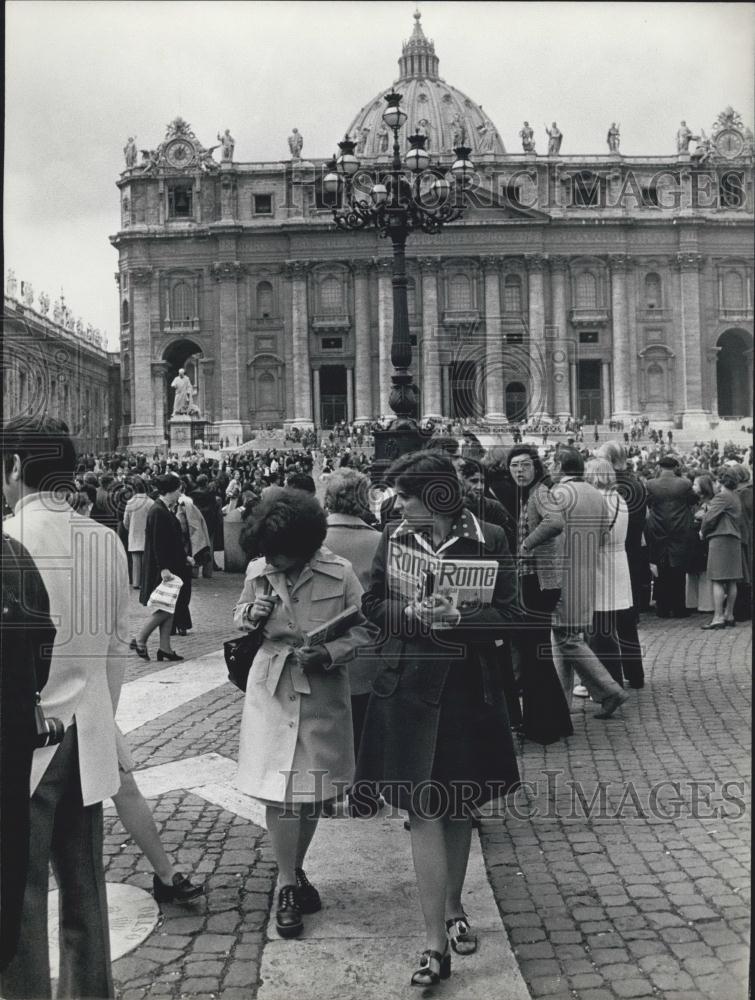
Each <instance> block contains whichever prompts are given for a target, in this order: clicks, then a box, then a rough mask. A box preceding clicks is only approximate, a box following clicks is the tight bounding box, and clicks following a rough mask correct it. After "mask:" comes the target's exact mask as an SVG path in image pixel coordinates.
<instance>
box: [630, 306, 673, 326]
mask: <svg viewBox="0 0 755 1000" xmlns="http://www.w3.org/2000/svg"><path fill="white" fill-rule="evenodd" d="M670 319H671V310H670V309H657V308H653V309H648V308H647V307H645V308H644V309H638V310H637V322H638V323H666V322H667V321H668V320H670Z"/></svg>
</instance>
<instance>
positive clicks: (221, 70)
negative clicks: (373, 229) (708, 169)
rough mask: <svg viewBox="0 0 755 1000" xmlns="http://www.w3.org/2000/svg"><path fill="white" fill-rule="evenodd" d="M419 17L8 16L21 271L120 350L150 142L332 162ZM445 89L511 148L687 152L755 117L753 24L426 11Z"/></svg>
mask: <svg viewBox="0 0 755 1000" xmlns="http://www.w3.org/2000/svg"><path fill="white" fill-rule="evenodd" d="M414 9H415V4H414V3H404V2H403V0H398V2H392V3H391V2H384V3H374V2H340V3H316V2H310V0H308V2H306V3H298V2H255V3H247V2H242V0H239V2H209V0H207V2H205V0H197V2H164V3H161V2H154V0H150V2H134V0H131V2H129V3H123V2H112V3H111V2H106V0H92V2H85V3H79V2H76V3H74V2H65V0H56V2H37V0H10V2H8V4H7V6H6V62H5V67H6V69H5V72H6V108H5V129H6V132H5V142H6V145H5V206H4V207H5V261H6V268H7V267H14V269H15V272H16V277H17V278H18V279H19V281H20V280H27V281H31V282H32V284H33V285H34V289H35V293H36V292H39V291H41V290H46V291H47V292H48V294H49V295H50V296H51V298H52V299H53V300H54V299H55V298H56V297H57V296H58V295H59V294H60V290H61V288H62V289H64V291H65V295H66V300H67V302H68V304H69V305H70V307H71V308H72V309H73V311H74V313H75V314H76V315H80V316H81V317H82V319H83V320H84V322H85V324H86V323H92V324H93V325H94V326H98V327H100V328H101V329H103V330H106V331H107V332H108V334H109V343H110V346H111V347H115V346H117V340H116V337H117V298H116V286H115V283H114V280H113V273H114V272H115V271H116V269H117V254H116V252H115V250H114V249H113V248H112V247H111V246H110V244H109V242H108V236H109V235H110V234H112V233H114V232H116V230H117V229H118V224H119V201H118V191H117V189H116V188H115V180H116V179H117V177H118V175H119V173H120V171H121V170H122V169H123V152H122V150H123V146H124V144H125V140H126V138H127V136H128V135H131V134H135V135H136V137H137V145H138V146H139V148H154V147H155V146H157V145H158V143H159V142H161V141H162V139H163V138H164V135H165V127H166V125H167V123H168V122H169V121H171V120H172V119H173V118H174V117H175V116H176V115H178V114H180V115H182V116H183V117H184V118H186V119H187V120H188V121H189V122H190V123H191V125H192V126H193V128H194V131H195V132H196V134H197V136H198V138H199V139H200V141H202V142H203V143H204V144H205V145H206V146H209V145H212V143H213V142H215V141H217V140H216V139H215V136H216V134H217V132H218V131H222V130H223V129H225V128H229V129H230V130H231V133H232V135H233V136H234V138H235V139H236V151H235V159H236V160H238V161H241V162H244V161H260V160H270V159H281V158H283V157H284V156H286V157H287V156H288V147H287V144H286V137H287V136H288V134H289V133H290V131H291V128H292V127H293V126H297V127H298V129H299V131H300V132H301V133H302V135H303V136H304V153H303V155H304V156H305V157H306V156H310V157H319V156H327V155H329V154H330V153H331V152H332V151H333V149H334V148H335V143H336V141H337V140H338V139H339V138H341V136H342V135H343V132H344V130H345V129H346V128H347V126H348V125H349V124H350V121H351V119H352V118H353V116H354V115H355V114H356V112H357V111H358V110H359V108H360V107H361V106H362V105H364V104H366V103H367V102H368V101H370V100H371V99H372V98H373V97H375V96H376V95H378V94H379V93H381V92H384V91H385V90H386V89H387V88H388V87H389V86H390V84H391V83H392V82H393V81H394V79H395V78H396V76H397V75H398V67H397V59H398V57H399V55H400V53H401V42H402V41H403V40H405V39H407V38H408V37H409V36H410V34H411V31H412V27H413V23H414V22H413V20H412V14H413V13H414ZM420 10H421V12H422V23H423V27H424V30H425V34H426V35H427V36H428V37H429V38H432V39H433V40H434V41H435V50H436V53H437V55H438V56H439V58H440V75H441V77H442V78H443V79H444V80H446V81H447V82H448V83H450V84H453V85H454V86H455V87H458V88H459V89H460V90H462V91H464V92H465V93H466V94H468V95H469V97H471V98H472V100H474V101H477V102H478V103H480V104H482V106H483V107H484V108H485V111H486V112H487V114H488V115H489V117H490V118H491V119H492V120H493V122H494V123H495V124H496V126H497V127H498V130H499V132H500V133H501V136H502V138H503V141H504V143H505V145H506V148H507V149H509V150H510V151H518V150H519V148H520V144H519V140H518V131H519V129H520V127H521V122H522V120H523V119H525V118H526V119H528V120H529V121H530V122H531V123H532V124H533V125H534V126H536V130H537V141H538V149H541V150H542V149H544V148H545V140H544V134H543V125H544V123H545V122H548V123H550V122H551V121H553V120H554V119H555V120H556V121H557V122H558V124H559V127H560V128H561V130H562V132H563V133H564V141H563V146H562V152H563V153H568V154H583V153H603V152H605V150H606V147H605V134H606V130H607V127H608V125H609V124H610V122H611V121H618V122H619V123H620V124H621V141H622V145H621V148H622V152H624V153H626V154H630V155H631V154H645V155H647V154H654V153H672V152H673V151H674V150H675V144H674V136H675V133H676V130H677V128H678V126H679V121H680V119H682V118H685V119H686V120H687V122H688V124H689V125H690V126H691V127H692V128H693V129H699V128H704V129H706V131H707V130H708V129H709V127H710V125H711V123H712V122H713V121H714V120H715V118H716V117H717V115H718V113H719V112H720V111H721V110H722V109H723V108H724V107H725V106H726V105H728V104H731V105H733V107H734V108H735V109H736V110H737V111H739V112H740V113H741V114H742V116H743V117H744V120H745V122H746V123H747V124H749V125H752V120H753V99H752V93H753V69H752V54H753V38H754V36H753V12H752V7H751V5H749V4H734V3H732V4H726V3H666V4H658V3H636V4H635V3H494V2H491V3H458V2H449V3H442V2H440V3H439V2H436V3H426V2H423V3H421V4H420Z"/></svg>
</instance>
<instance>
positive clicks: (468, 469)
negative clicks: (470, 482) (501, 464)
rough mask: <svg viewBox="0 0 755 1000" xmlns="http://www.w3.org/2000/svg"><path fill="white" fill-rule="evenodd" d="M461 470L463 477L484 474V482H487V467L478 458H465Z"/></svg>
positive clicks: (467, 477)
mask: <svg viewBox="0 0 755 1000" xmlns="http://www.w3.org/2000/svg"><path fill="white" fill-rule="evenodd" d="M459 472H460V473H461V476H462V478H463V479H469V477H470V476H477V475H480V476H482V480H483V482H485V468H484V467H483V464H482V462H480V461H478V460H477V459H476V458H465V459H464V461H463V462H462V463H461V466H460V468H459Z"/></svg>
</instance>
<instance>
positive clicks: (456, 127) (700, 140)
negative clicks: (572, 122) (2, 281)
mask: <svg viewBox="0 0 755 1000" xmlns="http://www.w3.org/2000/svg"><path fill="white" fill-rule="evenodd" d="M457 119H458V120H457ZM450 125H451V131H452V136H453V144H454V146H458V145H461V144H462V143H464V142H467V141H468V137H467V136H466V133H465V127H464V124H463V121H462V120H461V118H460V116H459V115H457V116H456V117H455V118H454V121H453V122H451V123H450ZM544 127H545V134H546V135H547V137H548V154H547V155H548V156H558V155H559V154H560V152H561V143H562V141H563V138H564V136H563V132H562V131H561V130H560V129H559V127H558V125H557V124H556V122H553V123H552V125H551V126H550V128H549V127H548V126H547V125H546V126H544ZM416 129H417V131H418V132H422V133H423V134H424V135H425V136H426V138H427V147H428V149H432V134H431V133H432V125H431V123H430V122H429V121H427V120H426V119H422V120H421V121H420V122H419V123H418V125H417V126H416ZM477 130H478V132H479V133H480V138H479V140H478V149H477V152H479V153H485V152H494V151H495V138H496V136H497V132H496V129H495V126H494V125H493V124H492V122H490V121H488V120H487V119H485V121H484V122H483V123H482V124H481V125H478V126H477ZM370 132H371V128H370V127H369V126H364V127H363V128H361V129H359V130H358V131H357V133H356V135H355V136H353V138H354V139H355V141H356V143H357V149H356V152H357V155H362V154H363V153H364V150H365V147H366V144H367V141H368V139H369V134H370ZM700 132H701V134H700V135H695V134H694V133H693V131H692V129H691V128H689V127H688V126H687V123H686V121H683V122H681V123H680V125H679V129H678V130H677V133H676V150H677V153H689V145H690V143H691V142H696V143H697V147H696V148H695V149H694V150H693V151H692V154H691V155H692V157H693V158H694V159H697V160H700V161H701V162H704V161H705V160H706V159H707V158H708V157H709V156H710V155H711V153H712V151H713V149H712V142H711V140H710V139H709V138H708V137H707V136H706V135H705V132H704V131H703V130H702V129H701V130H700ZM519 138H520V139H521V142H522V150H523V151H524V152H525V153H534V152H536V149H535V130H534V129H533V128H532V126H531V125H530V123H529V122H524V123H523V125H522V128H521V129H520V130H519ZM620 142H621V130H620V126H619V125H618V124H617V123H616V122H611V127H610V128H609V129H608V132H607V134H606V143H607V144H608V151H609V153H618V152H619V144H620ZM303 146H304V137H303V136H302V134H301V132H299V130H298V129H297V128H295V129H294V130H293V131H292V133H291V135H290V136H289V137H288V149H289V152H290V154H291V159H292V160H300V159H301V152H302V148H303ZM235 148H236V140H235V139H234V138H233V136H232V135H231V133H230V130H229V129H226V130H225V131H224V132H223V133H222V135H221V133H220V132H218V142H217V144H216V145H214V146H210V148H209V149H207V150H204V151H203V154H202V155H203V157H204V158H205V159H207V158H211V157H212V153H213V151H214V150H216V149H220V150H221V153H220V156H221V162H223V163H230V162H231V161H232V160H233V153H234V150H235ZM388 150H389V134H388V130H387V129H386V128H385V127H383V128H381V130H380V132H379V133H378V151H379V152H380V153H387V152H388ZM141 152H142V162H141V163H140V164H139V165H138V166H139V167H148V166H151V165H152V164H153V162H154V160H155V157H156V153H155V151H154V150H148V149H143V150H142V151H141ZM137 153H138V150H137V146H136V139H135V136H129V137H128V139H127V141H126V145H125V146H124V147H123V155H124V157H125V160H126V168H127V169H128V170H134V169H137Z"/></svg>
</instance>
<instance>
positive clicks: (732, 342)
mask: <svg viewBox="0 0 755 1000" xmlns="http://www.w3.org/2000/svg"><path fill="white" fill-rule="evenodd" d="M716 346H717V347H718V349H719V350H718V358H717V359H716V388H717V391H718V414H719V416H721V417H747V416H751V414H752V335H751V334H749V333H748V332H747V331H746V330H725V331H724V333H722V334H721V336H720V337H719V338H718V342H717V344H716Z"/></svg>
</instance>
